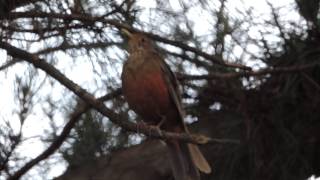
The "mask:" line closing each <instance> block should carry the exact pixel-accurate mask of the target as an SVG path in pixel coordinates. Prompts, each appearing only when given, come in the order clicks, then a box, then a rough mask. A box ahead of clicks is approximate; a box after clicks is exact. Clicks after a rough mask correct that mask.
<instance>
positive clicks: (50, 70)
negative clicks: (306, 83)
mask: <svg viewBox="0 0 320 180" xmlns="http://www.w3.org/2000/svg"><path fill="white" fill-rule="evenodd" d="M0 48H2V49H5V50H6V51H7V53H8V54H9V55H11V56H13V57H15V58H19V59H23V60H25V61H27V62H29V63H31V64H33V65H34V66H35V67H36V68H39V69H41V70H43V71H44V72H46V73H47V74H48V75H50V76H51V77H53V78H54V79H56V80H57V81H58V82H60V83H61V84H62V85H64V86H65V87H66V88H68V89H69V90H71V91H72V92H73V93H75V94H76V95H77V96H78V97H79V98H81V99H82V100H83V101H84V102H86V103H87V104H88V106H90V107H93V108H94V109H96V110H97V111H98V112H100V113H101V114H103V115H104V116H106V117H108V118H109V119H110V121H112V122H113V123H115V124H117V125H119V126H121V127H122V128H124V129H126V130H128V131H132V132H137V131H138V132H140V133H143V134H146V135H148V136H152V137H154V138H160V139H177V140H180V141H184V142H190V143H196V144H205V143H208V142H210V143H221V142H220V140H219V141H217V140H216V139H210V138H207V137H204V136H197V135H190V134H185V133H184V134H179V133H171V132H165V131H161V130H159V129H158V128H156V127H149V126H145V125H138V124H135V123H132V122H129V121H127V120H125V118H124V117H122V116H121V115H119V114H117V113H115V112H114V111H113V110H111V109H109V108H107V107H106V106H105V105H104V103H103V102H102V101H100V100H99V99H96V98H95V97H94V96H93V95H91V94H90V93H88V92H87V91H86V90H85V89H83V88H81V87H80V86H79V85H77V84H76V83H74V82H73V81H71V80H70V79H68V78H67V77H66V76H65V75H63V74H62V73H61V72H60V71H59V70H57V69H56V68H55V67H54V66H52V65H51V64H49V63H47V62H46V61H45V60H44V59H40V58H39V57H38V56H36V55H34V54H30V53H28V52H27V51H24V50H22V49H18V48H16V47H14V46H12V45H10V44H8V43H6V42H1V43H0ZM228 143H230V142H228ZM41 158H43V157H41ZM32 164H33V163H32ZM33 165H34V164H33ZM33 165H31V166H27V167H26V168H24V169H21V170H19V171H18V172H16V173H15V175H14V176H13V177H12V178H11V180H13V179H19V178H20V177H21V176H22V175H23V174H25V173H26V172H27V171H28V170H29V169H30V168H31V167H32V166H33Z"/></svg>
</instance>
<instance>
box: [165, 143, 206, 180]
mask: <svg viewBox="0 0 320 180" xmlns="http://www.w3.org/2000/svg"><path fill="white" fill-rule="evenodd" d="M166 143H167V146H168V149H169V156H170V160H171V166H172V171H173V176H174V179H175V180H200V175H199V171H198V169H197V167H196V166H195V164H194V163H193V160H192V157H191V153H190V150H189V147H188V145H187V144H186V143H181V142H179V141H177V140H168V141H167V142H166Z"/></svg>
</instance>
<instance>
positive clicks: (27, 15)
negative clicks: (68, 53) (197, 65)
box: [10, 12, 251, 70]
mask: <svg viewBox="0 0 320 180" xmlns="http://www.w3.org/2000/svg"><path fill="white" fill-rule="evenodd" d="M35 17H38V18H58V19H64V20H78V21H82V22H91V23H92V22H101V23H106V24H110V25H113V26H115V27H117V28H119V29H121V28H125V29H128V30H130V31H135V32H141V33H144V34H146V35H147V36H149V37H150V38H152V39H154V40H157V41H159V42H163V43H167V44H170V45H173V46H176V47H179V48H181V49H184V50H186V51H190V52H193V53H195V54H197V55H199V56H202V57H204V58H205V59H208V60H211V61H212V62H214V63H215V64H219V65H222V66H227V67H232V68H239V69H244V70H251V68H250V67H247V66H244V65H241V64H234V63H229V62H225V61H224V60H223V59H221V58H220V57H217V56H215V55H211V54H208V53H206V52H203V51H200V50H199V49H197V48H194V47H191V46H188V45H186V44H184V43H181V42H178V41H174V40H169V39H166V38H163V37H161V36H158V35H155V34H152V33H146V32H142V31H140V30H137V29H134V28H132V27H130V26H128V25H125V24H122V23H119V22H118V21H117V20H113V19H105V18H104V16H102V17H93V16H91V17H90V16H87V15H79V14H69V15H68V14H57V13H39V12H14V13H10V18H35Z"/></svg>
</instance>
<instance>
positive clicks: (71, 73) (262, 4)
mask: <svg viewBox="0 0 320 180" xmlns="http://www.w3.org/2000/svg"><path fill="white" fill-rule="evenodd" d="M177 2H178V1H176V0H170V3H171V5H172V7H173V8H174V9H177V10H178V9H181V7H180V5H179V3H177ZM269 2H270V3H272V4H273V5H274V6H275V7H286V6H290V5H292V3H293V0H269ZM138 5H139V6H141V7H143V8H145V9H146V10H148V9H153V8H155V5H156V4H155V1H153V0H139V1H138ZM226 7H227V8H228V9H230V12H234V16H236V10H237V9H242V8H245V9H248V8H250V7H253V8H254V10H255V13H257V15H258V16H259V17H262V18H263V17H268V16H269V15H268V14H269V13H270V11H269V8H266V7H268V5H267V3H266V1H264V0H242V1H237V0H236V1H234V0H233V1H230V2H229V3H228V4H227V5H226ZM146 12H147V11H146ZM199 15H201V16H202V17H206V14H205V12H201V11H198V10H194V11H193V12H191V13H190V16H191V17H198V16H199ZM231 15H232V14H231ZM148 16H149V15H148V13H145V14H143V15H142V17H141V18H142V19H145V20H147V19H148V18H149V17H148ZM281 18H283V19H296V20H298V18H299V16H298V15H297V14H294V13H292V12H283V16H281ZM207 21H208V20H207V19H205V18H198V19H197V20H196V21H195V29H196V31H197V33H199V34H206V33H207V31H208V29H209V27H206V26H207ZM252 33H253V35H254V33H257V32H254V31H253V32H252ZM33 48H34V49H35V50H36V49H37V47H33ZM0 56H1V57H5V56H6V55H5V53H4V52H3V51H0ZM58 56H59V57H60V59H65V60H66V61H64V62H68V59H70V58H71V57H70V56H66V55H64V54H63V53H61V54H58ZM2 59H5V58H2ZM70 61H71V60H70ZM25 65H26V64H17V65H15V66H14V67H13V68H10V69H9V71H10V72H25V69H26V66H25ZM249 65H251V64H249ZM58 66H59V67H63V68H65V67H70V66H69V64H67V63H63V62H59V64H58ZM65 72H66V73H67V75H68V77H69V78H71V79H72V80H74V81H75V82H77V83H79V84H81V85H83V86H87V87H88V88H89V86H90V78H89V77H92V76H94V74H93V73H92V68H90V67H89V66H88V65H87V64H85V63H84V64H81V63H80V64H77V68H76V69H72V68H70V69H66V71H65ZM81 74H86V75H87V76H85V77H88V79H84V76H82V75H81ZM43 77H44V76H43ZM0 79H1V80H2V81H0V89H1V91H2V93H1V94H0V99H1V100H2V101H0V109H1V114H0V118H2V119H8V118H10V122H11V123H12V126H13V127H16V128H17V129H18V128H19V123H18V121H19V120H18V117H17V116H16V115H14V114H13V113H12V107H15V101H14V97H13V96H10V94H12V89H14V86H13V83H12V82H14V79H15V74H14V73H8V74H4V73H0ZM39 82H41V79H39ZM48 88H50V86H49V87H48ZM48 93H52V96H53V97H54V96H59V95H60V94H61V93H63V90H57V89H55V90H54V91H52V89H48ZM41 106H45V105H41ZM41 108H42V107H40V106H36V107H35V110H34V112H33V113H32V114H31V115H30V116H29V117H28V119H27V120H26V124H25V126H24V129H23V135H24V136H25V137H27V138H29V140H28V141H26V142H24V143H23V144H22V145H21V146H19V148H18V152H19V153H23V154H24V155H25V156H27V157H29V158H32V157H35V156H37V155H38V154H39V153H41V152H42V151H43V150H44V149H45V145H44V144H43V143H41V142H40V141H39V138H41V134H43V133H44V132H45V131H46V130H50V127H48V119H46V118H45V117H44V116H43V115H42V114H39V113H37V112H41ZM37 109H38V110H37ZM55 119H56V120H57V122H56V123H57V125H63V124H64V122H65V120H64V118H63V115H60V116H59V115H58V117H55ZM1 121H2V120H1V119H0V123H2V122H1ZM35 125H36V126H35ZM49 161H55V162H56V165H55V166H54V167H53V168H52V169H51V170H50V171H49V175H48V176H49V177H48V178H51V177H55V176H58V175H60V174H62V173H63V172H64V170H65V168H66V165H67V164H66V163H65V162H64V160H63V159H62V158H61V157H60V156H59V155H58V154H57V153H55V154H54V155H53V156H52V157H51V158H50V160H49ZM38 167H39V166H38ZM38 173H39V172H38V168H34V169H32V170H31V171H30V172H29V173H28V176H29V177H33V178H32V179H34V180H37V179H39V180H41V179H42V178H41V177H39V176H35V175H36V174H38ZM36 177H37V178H36ZM24 179H29V178H28V177H24ZM0 180H2V178H1V177H0ZM310 180H315V179H314V177H312V178H310ZM317 180H320V178H318V179H317Z"/></svg>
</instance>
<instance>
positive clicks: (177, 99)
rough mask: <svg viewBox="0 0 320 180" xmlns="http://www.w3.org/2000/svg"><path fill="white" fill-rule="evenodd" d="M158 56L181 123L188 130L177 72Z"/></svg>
mask: <svg viewBox="0 0 320 180" xmlns="http://www.w3.org/2000/svg"><path fill="white" fill-rule="evenodd" d="M156 57H157V59H158V63H159V64H160V67H161V70H162V72H163V73H162V74H163V78H164V80H165V82H166V84H167V87H168V91H169V94H170V97H171V98H172V101H173V103H174V104H175V106H176V108H177V110H178V112H179V115H180V120H181V123H182V124H183V126H184V129H185V130H187V129H186V128H185V123H184V121H183V117H184V111H183V108H182V104H181V96H180V89H179V83H178V80H177V78H176V76H175V74H174V73H173V72H172V71H171V69H170V67H169V65H168V64H167V63H166V62H165V61H164V60H163V58H162V57H160V56H159V55H157V56H156Z"/></svg>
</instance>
